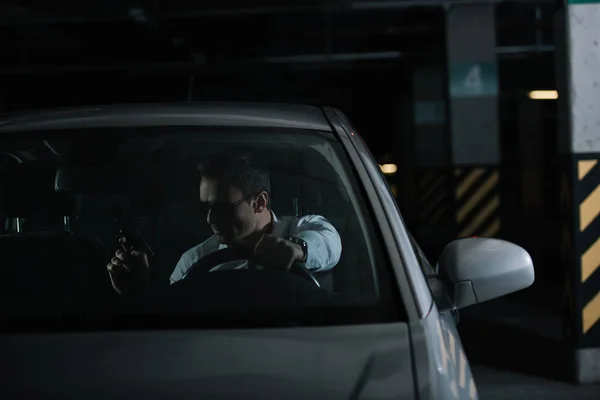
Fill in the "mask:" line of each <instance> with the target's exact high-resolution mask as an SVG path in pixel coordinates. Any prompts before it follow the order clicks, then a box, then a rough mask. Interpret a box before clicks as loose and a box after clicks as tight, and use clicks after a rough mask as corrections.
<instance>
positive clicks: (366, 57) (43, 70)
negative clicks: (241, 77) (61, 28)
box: [0, 45, 554, 75]
mask: <svg viewBox="0 0 600 400" xmlns="http://www.w3.org/2000/svg"><path fill="white" fill-rule="evenodd" d="M553 51H554V46H551V45H544V46H537V45H533V46H500V47H497V48H496V53H497V54H498V55H499V56H502V55H518V54H521V55H522V54H537V53H547V52H553ZM404 56H405V54H403V53H402V52H400V51H379V52H364V53H337V54H336V53H333V54H304V55H295V56H273V57H265V58H247V59H238V60H231V61H227V62H218V63H217V68H216V69H217V70H219V69H221V71H220V72H225V73H227V72H233V71H240V70H243V69H244V68H256V67H261V66H262V65H272V64H292V65H293V64H319V63H329V62H337V63H345V62H354V61H382V60H394V59H399V58H402V57H404ZM199 69H201V67H200V68H199V67H198V66H197V65H194V64H193V63H191V62H189V63H186V62H163V63H161V62H157V63H144V62H139V63H121V62H119V63H112V64H96V65H84V66H75V65H73V66H59V67H39V68H36V67H33V66H29V67H28V68H4V69H0V75H34V74H40V75H44V74H55V73H68V72H93V71H124V70H133V71H144V72H163V71H174V70H177V71H182V72H186V71H187V72H190V73H193V72H194V71H198V70H199Z"/></svg>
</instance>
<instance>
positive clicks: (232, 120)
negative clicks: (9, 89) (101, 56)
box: [0, 103, 331, 133]
mask: <svg viewBox="0 0 600 400" xmlns="http://www.w3.org/2000/svg"><path fill="white" fill-rule="evenodd" d="M153 126H217V127H221V126H227V127H265V128H291V129H305V130H317V131H326V132H331V126H330V125H329V123H328V122H327V119H326V118H325V116H324V115H323V112H322V111H321V110H320V109H319V108H317V107H311V106H304V105H294V104H266V103H265V104H262V103H167V104H141V105H124V106H102V107H90V108H78V109H68V110H58V111H48V112H37V113H31V114H24V115H20V116H16V117H5V118H4V119H2V118H0V133H9V132H23V131H35V130H55V129H84V128H109V127H121V128H123V127H153Z"/></svg>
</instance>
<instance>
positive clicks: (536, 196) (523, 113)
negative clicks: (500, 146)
mask: <svg viewBox="0 0 600 400" xmlns="http://www.w3.org/2000/svg"><path fill="white" fill-rule="evenodd" d="M517 117H518V121H519V125H518V138H519V139H518V149H519V167H520V172H521V177H520V188H519V191H520V194H521V196H520V207H519V209H520V212H521V213H522V214H525V215H527V216H530V217H543V216H544V213H545V202H544V180H545V178H546V176H545V174H544V137H543V131H542V130H543V118H542V117H543V115H542V104H541V102H540V101H535V100H530V99H527V98H524V99H522V100H520V101H519V103H518V105H517Z"/></svg>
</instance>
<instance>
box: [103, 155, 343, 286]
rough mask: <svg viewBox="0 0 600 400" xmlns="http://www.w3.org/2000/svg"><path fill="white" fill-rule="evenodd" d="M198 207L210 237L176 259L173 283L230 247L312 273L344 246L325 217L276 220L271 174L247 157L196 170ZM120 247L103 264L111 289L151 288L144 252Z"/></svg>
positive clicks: (239, 264)
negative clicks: (198, 175)
mask: <svg viewBox="0 0 600 400" xmlns="http://www.w3.org/2000/svg"><path fill="white" fill-rule="evenodd" d="M199 170H200V176H201V180H200V204H199V205H200V206H202V207H203V208H204V209H205V212H206V220H207V222H208V224H209V225H210V227H211V229H212V231H213V233H214V235H213V236H211V237H210V238H208V239H207V240H206V241H204V242H203V243H201V244H199V245H197V246H195V247H192V248H191V249H189V250H188V251H186V252H185V253H184V254H183V255H182V256H181V258H180V260H179V262H178V263H177V265H176V266H175V269H174V270H173V273H172V274H171V279H170V281H171V284H173V283H175V282H177V281H179V280H181V279H185V278H186V276H187V275H188V274H189V273H190V272H191V271H192V270H193V267H194V264H195V263H197V262H198V261H199V260H200V259H201V258H202V257H204V256H205V255H207V254H210V253H212V252H214V251H217V250H220V249H223V248H226V247H228V246H244V247H246V248H249V249H252V252H253V255H254V259H255V261H256V264H257V265H259V266H260V267H264V268H273V269H279V270H289V269H290V267H291V266H292V264H293V263H295V262H299V263H302V264H303V265H304V266H305V267H306V268H307V269H308V270H309V271H311V272H320V271H327V270H330V269H332V268H333V267H334V266H335V265H336V264H337V263H338V262H339V260H340V256H341V253H342V244H341V240H340V235H339V234H338V232H337V231H336V229H335V228H334V227H333V226H332V225H331V224H330V223H329V222H328V221H327V220H326V219H325V218H323V217H321V216H318V215H307V216H304V217H302V218H299V219H298V218H293V219H279V218H277V217H276V216H275V214H274V213H273V211H272V210H271V208H270V204H269V200H270V179H269V173H268V171H266V170H263V169H261V168H260V167H258V166H257V165H255V163H254V162H253V160H252V157H251V156H248V155H237V156H228V155H218V156H213V157H210V158H209V159H207V160H206V161H205V162H204V163H203V164H201V165H200V166H199ZM126 240H127V239H126V238H120V240H119V241H120V243H121V245H122V248H120V249H118V250H117V251H116V253H115V256H114V257H113V258H112V259H111V260H110V262H109V263H108V265H107V269H108V273H109V276H110V279H111V282H112V285H113V287H114V289H115V290H116V291H117V292H118V293H119V294H130V293H136V292H141V291H144V290H145V289H146V288H148V287H149V269H150V264H149V261H148V257H147V255H146V254H143V253H141V252H140V251H139V250H138V249H134V248H129V246H128V245H127V242H126ZM247 264H248V263H247V261H231V262H226V263H224V264H221V265H218V266H216V267H214V268H213V269H211V272H212V271H217V270H227V269H242V268H247V267H248V265H247Z"/></svg>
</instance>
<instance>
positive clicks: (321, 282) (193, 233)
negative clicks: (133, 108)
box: [0, 127, 404, 329]
mask: <svg viewBox="0 0 600 400" xmlns="http://www.w3.org/2000/svg"><path fill="white" fill-rule="evenodd" d="M235 154H244V155H246V156H247V155H251V157H252V160H255V161H258V162H259V163H260V165H261V168H262V170H263V171H268V176H269V182H270V189H269V190H267V192H268V193H267V194H268V195H267V196H266V197H265V198H266V199H267V200H265V199H264V198H263V203H259V202H258V200H256V202H254V200H252V201H250V200H248V199H247V198H244V199H241V200H240V202H241V203H240V202H237V203H240V204H242V203H243V207H251V206H252V207H255V206H256V207H258V208H257V209H256V210H258V211H256V212H261V208H260V207H265V208H266V209H267V210H270V211H271V218H268V219H269V220H271V222H270V225H269V227H267V228H268V229H267V228H265V229H267V230H266V231H262V232H267V233H268V234H271V236H281V237H285V238H286V240H288V239H289V240H292V239H293V240H296V239H298V238H300V239H301V240H300V241H297V240H296V241H294V242H293V243H294V246H293V248H294V249H295V250H298V249H301V250H302V252H300V253H298V254H301V255H302V257H300V258H298V260H296V261H294V264H300V265H301V266H304V267H303V268H298V269H296V270H294V268H292V269H290V270H289V271H288V272H286V271H285V270H275V269H273V268H267V267H261V266H260V265H258V268H251V263H250V262H248V261H247V259H249V258H251V256H252V255H253V253H252V251H254V250H255V249H256V246H255V243H253V244H252V251H250V253H243V254H242V255H237V256H233V257H229V258H227V257H225V258H226V260H221V261H228V262H234V261H235V262H237V264H236V265H237V267H232V268H221V269H218V268H213V267H215V266H217V265H218V264H219V262H212V264H210V263H209V264H210V265H208V267H209V268H208V269H207V268H205V269H206V270H205V271H199V273H198V271H194V274H190V275H195V279H191V277H190V279H187V275H186V274H188V273H189V271H188V269H189V266H190V264H194V263H196V262H199V260H200V259H202V258H203V257H205V256H206V255H207V254H209V253H211V252H216V251H218V250H220V249H223V248H225V247H226V243H225V244H224V243H223V241H224V239H223V238H221V237H220V236H219V237H216V236H215V232H217V234H218V235H225V234H224V233H221V232H222V231H223V232H224V231H227V232H228V229H229V226H228V225H227V223H222V222H219V221H217V222H214V220H215V218H216V217H215V215H217V214H216V213H217V212H220V211H219V210H220V209H219V208H218V207H221V208H222V207H224V206H223V204H222V203H223V201H221V200H222V199H216V200H217V201H215V198H214V197H211V196H212V195H211V193H212V192H210V189H206V188H205V189H202V188H201V185H200V182H202V181H205V182H208V178H202V173H201V172H200V171H199V169H198V166H199V165H203V163H205V161H206V160H207V159H211V158H212V159H215V158H218V157H220V155H224V156H227V155H235ZM1 176H2V197H1V200H2V202H1V210H0V211H1V213H2V218H3V221H4V225H3V235H2V236H1V237H0V254H1V255H2V259H3V261H2V264H1V266H0V268H2V276H3V286H4V288H3V290H2V295H1V296H2V300H3V301H2V302H1V304H2V305H1V308H0V310H1V311H0V312H1V315H0V318H2V319H4V320H5V323H3V324H2V326H3V329H5V328H6V329H10V327H11V326H12V327H15V329H21V328H22V326H23V324H29V325H31V326H32V327H38V328H39V327H43V328H48V329H51V328H52V327H54V328H56V327H58V328H60V329H63V328H65V327H66V328H69V329H71V328H73V329H78V328H80V327H93V326H97V327H102V326H110V327H114V326H116V325H115V324H125V325H127V324H129V325H132V324H135V325H140V326H145V325H152V324H159V323H160V324H166V325H165V327H167V328H169V327H173V326H175V325H177V324H180V323H184V324H191V325H194V324H196V325H199V326H207V327H209V326H216V327H228V326H231V327H254V326H289V325H293V326H298V325H301V326H302V325H335V324H347V323H376V322H387V321H397V320H398V319H402V318H404V317H403V316H401V314H402V313H401V311H400V308H401V307H398V301H399V297H398V296H397V294H396V293H395V289H394V285H393V284H392V282H393V281H394V278H393V275H392V272H391V268H390V266H389V260H388V259H387V256H386V251H385V247H384V246H383V244H382V240H381V237H380V233H379V230H378V229H377V226H376V224H375V223H374V220H373V216H372V211H371V208H370V207H371V206H370V204H369V201H368V199H367V198H366V197H365V194H364V193H365V192H364V191H363V189H362V185H361V184H360V182H359V181H358V179H357V175H356V174H355V172H354V169H353V167H352V166H351V162H350V159H349V157H348V155H347V154H346V152H345V150H344V149H343V148H342V146H341V144H340V143H339V141H338V140H337V139H336V138H335V137H334V135H333V134H331V133H330V132H319V131H307V130H306V131H305V130H296V129H287V130H285V129H277V130H273V129H258V128H235V129H229V128H228V129H224V128H217V127H212V128H208V127H192V128H186V127H177V128H173V127H159V128H135V129H134V128H103V129H87V128H86V129H79V130H77V129H70V130H66V131H43V132H28V133H27V132H26V133H23V132H20V133H19V134H18V136H16V135H13V136H11V137H8V136H7V135H5V137H4V139H3V142H2V170H1ZM244 176H245V175H244ZM244 179H251V178H248V177H246V178H244ZM203 190H205V192H204V194H203ZM207 190H208V192H206V191H207ZM261 190H262V189H261ZM207 193H208V195H207ZM240 193H242V191H241V192H240ZM256 193H258V192H256ZM256 193H251V196H250V198H254V197H252V196H254V195H256ZM261 193H262V192H261ZM207 196H208V197H207ZM239 197H243V196H239ZM246 200H248V201H246ZM237 203H235V204H237ZM235 204H234V205H232V204H231V202H230V203H229V204H228V206H229V207H233V206H235ZM221 211H222V210H221ZM230 211H231V210H230ZM207 214H211V215H213V217H212V219H213V220H212V221H210V218H208V215H207ZM248 218H254V217H248ZM209 222H210V223H209ZM219 224H221V225H219ZM323 226H325V227H329V228H330V227H333V228H332V229H333V232H335V233H336V234H337V235H338V237H339V244H337V242H336V241H335V235H333V236H332V235H331V234H330V235H329V236H327V235H326V233H327V232H329V233H330V232H331V229H329V228H327V229H329V230H327V229H326V230H325V231H323V230H321V229H322V228H323ZM231 229H232V232H233V231H234V230H233V229H234V228H231ZM240 229H241V228H240ZM307 230H309V231H313V232H312V233H309V234H307V235H304V236H303V231H307ZM323 232H325V233H323ZM294 234H296V236H294ZM123 235H127V236H128V239H127V240H129V241H130V243H131V244H135V246H136V248H138V249H140V250H143V251H144V252H145V253H148V260H149V261H148V263H149V269H148V276H149V283H148V287H147V288H146V289H145V290H143V291H140V292H139V293H137V292H136V293H135V294H127V293H126V294H123V293H122V294H119V293H117V291H116V290H115V288H114V285H113V282H111V277H110V276H109V273H108V271H107V269H108V267H107V265H110V261H111V259H113V257H114V256H115V251H116V250H118V249H119V248H124V246H123V245H120V244H119V242H118V237H121V236H123ZM232 235H233V234H232ZM288 235H290V237H289V238H288ZM311 235H312V236H311ZM332 237H333V238H334V239H331V238H332ZM302 238H304V239H306V240H302ZM211 240H212V241H211ZM289 240H288V242H289ZM206 243H213V244H212V245H206ZM306 243H308V248H306ZM202 246H204V247H202ZM311 246H312V247H311ZM200 247H202V251H201V252H200V251H199V250H198V249H199V248H200ZM229 247H230V248H235V245H230V246H229ZM340 248H341V255H340V254H339V251H340ZM194 249H196V250H194ZM305 251H307V252H308V256H307V255H306V253H304V252H305ZM336 252H337V253H336ZM266 253H267V255H266V256H263V258H262V260H263V261H264V260H266V261H264V262H265V263H267V264H268V263H269V262H270V260H269V257H270V254H271V253H269V251H267V252H266ZM248 254H250V255H248ZM272 254H275V253H272ZM294 254H296V253H294ZM336 254H337V256H336ZM185 257H187V261H186V262H187V263H188V264H187V267H186V268H187V269H186V268H184V269H181V268H180V265H179V264H180V263H182V262H183V261H182V260H183V258H185ZM236 257H237V258H240V259H242V260H241V261H240V260H237V258H236ZM273 257H275V256H274V255H273ZM273 257H272V258H273ZM277 257H279V256H277ZM234 258H236V259H235V260H234ZM243 259H246V263H245V264H243V261H244V260H243ZM309 261H310V262H309ZM273 262H275V261H273ZM200 263H201V261H200ZM303 263H305V264H303ZM310 263H312V264H310ZM309 264H310V265H309ZM144 265H145V264H144ZM219 265H225V264H219ZM240 266H241V267H240ZM204 267H207V266H206V265H205V266H204ZM204 267H202V268H204ZM238 267H239V268H238ZM198 269H201V268H200V267H198ZM302 271H304V272H306V271H308V272H309V274H308V275H306V274H305V273H304V272H302ZM310 275H312V277H314V278H315V279H316V283H315V281H314V280H311V277H310ZM184 278H185V279H184ZM187 282H189V283H187ZM182 283H185V284H182ZM317 284H318V285H317ZM318 286H320V287H318ZM324 293H325V295H323V294H324ZM9 322H10V323H9ZM29 325H28V326H29ZM52 329H53V328H52Z"/></svg>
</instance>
